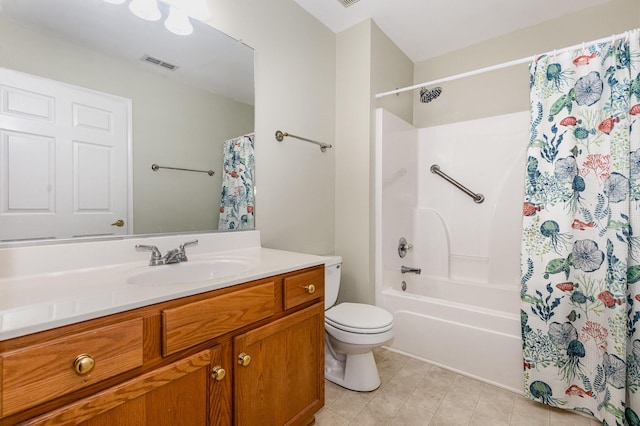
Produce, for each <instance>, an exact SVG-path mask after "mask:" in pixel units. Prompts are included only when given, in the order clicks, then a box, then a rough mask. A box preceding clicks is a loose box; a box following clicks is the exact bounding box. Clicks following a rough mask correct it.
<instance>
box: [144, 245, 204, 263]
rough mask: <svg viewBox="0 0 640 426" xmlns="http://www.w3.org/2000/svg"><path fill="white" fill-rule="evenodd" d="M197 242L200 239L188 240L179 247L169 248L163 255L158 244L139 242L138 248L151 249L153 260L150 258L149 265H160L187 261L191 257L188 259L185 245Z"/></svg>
mask: <svg viewBox="0 0 640 426" xmlns="http://www.w3.org/2000/svg"><path fill="white" fill-rule="evenodd" d="M197 243H198V240H193V241H187V242H186V243H182V244H180V245H179V246H178V248H177V249H173V250H169V251H168V252H167V254H165V255H164V256H162V253H160V250H158V247H156V246H147V245H144V244H137V245H136V248H137V249H143V250H149V251H151V260H149V266H158V265H170V264H172V263H180V262H186V261H187V260H189V259H187V253H186V252H185V251H184V249H185V247H187V246H191V245H194V244H197Z"/></svg>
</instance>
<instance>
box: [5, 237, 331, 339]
mask: <svg viewBox="0 0 640 426" xmlns="http://www.w3.org/2000/svg"><path fill="white" fill-rule="evenodd" d="M180 238H182V239H185V237H184V236H181V237H180ZM200 238H201V239H202V236H200ZM226 238H228V237H226ZM258 238H259V237H258ZM205 239H206V238H205ZM134 242H135V241H134ZM147 242H148V240H145V241H144V243H147ZM152 243H153V242H152ZM253 243H255V241H254V242H253ZM253 243H252V244H245V247H240V248H234V249H232V250H225V249H224V248H223V249H220V247H217V248H216V249H214V250H211V251H207V248H202V247H201V248H200V250H194V253H193V254H190V253H189V249H187V254H188V257H189V262H193V263H198V262H207V261H209V262H210V261H215V260H219V259H239V260H243V261H245V262H246V263H247V264H248V265H249V266H248V269H247V270H244V271H242V272H238V273H234V274H230V275H224V276H220V277H217V278H213V279H209V280H206V281H200V282H190V283H172V284H166V285H150V284H129V283H128V282H127V279H129V278H130V277H132V276H137V275H138V274H141V273H144V272H146V271H151V270H156V269H154V268H179V267H181V264H177V265H163V266H149V265H148V257H149V254H148V253H145V254H144V258H145V260H137V261H133V262H126V263H118V264H107V265H90V267H85V268H83V269H71V270H62V271H56V270H45V271H42V272H41V273H38V274H31V275H29V274H22V275H20V274H15V275H14V276H6V277H0V341H2V340H7V339H10V338H13V337H18V336H23V335H26V334H31V333H35V332H38V331H43V330H48V329H52V328H55V327H59V326H63V325H68V324H73V323H77V322H80V321H85V320H89V319H93V318H98V317H101V316H105V315H110V314H114V313H117V312H123V311H127V310H130V309H134V308H139V307H142V306H147V305H151V304H154V303H158V302H164V301H168V300H172V299H176V298H180V297H185V296H190V295H193V294H198V293H204V292H207V291H211V290H216V289H220V288H224V287H229V286H232V285H235V284H240V283H244V282H247V281H252V280H256V279H260V278H266V277H269V276H273V275H278V274H282V273H286V272H291V271H294V270H297V269H302V268H307V267H310V266H315V265H320V264H322V263H324V261H325V260H326V258H325V257H321V256H315V255H310V254H303V253H294V252H287V251H281V250H273V249H268V248H263V247H260V246H259V245H258V246H256V245H255V244H253ZM200 245H202V244H200ZM242 245H243V244H239V246H242ZM126 246H127V247H128V246H132V242H131V241H127V243H126ZM86 248H87V246H85V247H84V249H86ZM93 248H94V249H95V246H93ZM80 250H82V248H80ZM2 254H3V253H0V257H1V255H2ZM4 254H5V255H6V253H4ZM11 254H12V255H13V256H14V257H16V254H15V253H11ZM95 254H97V255H99V254H100V253H95ZM18 257H19V256H18ZM189 262H187V263H189ZM0 263H1V262H0ZM187 263H185V264H184V265H186V264H187Z"/></svg>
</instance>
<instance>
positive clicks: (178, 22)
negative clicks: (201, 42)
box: [0, 0, 211, 35]
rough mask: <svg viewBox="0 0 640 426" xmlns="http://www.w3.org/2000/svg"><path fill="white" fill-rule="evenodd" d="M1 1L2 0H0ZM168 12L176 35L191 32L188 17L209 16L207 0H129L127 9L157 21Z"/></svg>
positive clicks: (120, 0) (168, 26)
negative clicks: (160, 3) (161, 4)
mask: <svg viewBox="0 0 640 426" xmlns="http://www.w3.org/2000/svg"><path fill="white" fill-rule="evenodd" d="M0 1H2V0H0ZM104 1H106V2H107V3H112V4H123V3H125V1H126V0H104ZM158 1H160V2H162V3H163V9H162V12H161V11H160V8H159V7H158ZM166 6H168V8H169V14H168V16H167V19H166V20H165V21H164V26H165V28H166V29H167V30H169V31H171V32H172V33H174V34H177V35H189V34H191V33H193V25H191V21H190V19H189V18H195V19H199V20H201V21H204V20H207V19H209V18H210V17H211V13H210V12H209V6H208V5H207V0H131V3H129V10H131V12H132V13H133V14H134V15H136V16H137V17H138V18H142V19H145V20H147V21H158V20H160V19H161V18H162V14H163V12H165V13H166V10H167V8H166Z"/></svg>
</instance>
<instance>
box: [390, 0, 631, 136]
mask: <svg viewBox="0 0 640 426" xmlns="http://www.w3.org/2000/svg"><path fill="white" fill-rule="evenodd" d="M637 27H640V1H638V0H614V1H612V2H610V3H606V4H604V5H602V6H596V7H592V8H589V9H585V10H583V11H580V12H578V13H575V14H573V15H569V16H565V17H562V18H558V19H554V20H552V21H548V22H545V23H543V24H540V25H536V26H532V27H529V28H525V29H523V30H520V31H516V32H513V33H511V34H508V35H506V36H503V37H498V38H495V39H493V40H489V41H487V42H483V43H478V44H475V45H473V46H470V47H468V48H465V49H460V50H457V51H454V52H451V53H448V54H445V55H442V56H438V57H436V58H433V59H430V60H427V61H424V62H419V63H417V64H416V66H415V75H414V84H419V83H422V82H427V81H431V80H435V79H438V78H443V77H447V76H450V75H454V74H459V73H463V72H467V71H471V70H475V69H478V68H483V67H488V66H492V65H496V64H499V63H503V62H507V61H512V60H515V59H520V58H525V57H528V56H533V55H536V54H538V53H543V52H548V51H553V50H554V49H561V48H563V47H567V46H573V45H576V44H580V43H582V42H588V41H590V40H596V39H599V38H603V37H607V36H610V35H612V34H618V33H621V32H624V31H627V30H630V29H633V28H637ZM441 86H442V88H443V93H442V95H441V96H440V97H439V98H438V99H436V100H435V101H433V102H431V103H428V104H422V103H420V102H419V101H418V91H413V92H406V93H404V94H402V95H400V96H401V97H410V98H411V99H412V100H413V103H414V115H413V117H414V118H413V120H414V125H415V126H416V127H429V126H433V125H438V124H444V123H452V122H457V121H463V120H470V119H474V118H482V117H490V116H494V115H499V114H507V113H510V112H516V111H524V110H528V109H529V77H528V70H527V65H526V64H524V65H518V66H513V67H510V68H506V69H503V70H499V71H493V72H489V73H487V74H483V75H479V76H474V77H469V78H465V79H461V80H456V81H453V82H448V83H443V84H441Z"/></svg>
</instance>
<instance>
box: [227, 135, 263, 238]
mask: <svg viewBox="0 0 640 426" xmlns="http://www.w3.org/2000/svg"><path fill="white" fill-rule="evenodd" d="M253 140H254V134H249V135H244V136H240V137H238V138H234V139H229V140H227V141H225V142H224V148H223V150H224V153H223V155H224V158H223V164H222V169H223V173H224V174H223V176H222V193H221V196H220V220H219V222H218V229H220V230H236V229H254V228H255V217H254V206H255V197H254V192H253V181H254V179H253V177H254V169H255V159H254V153H253V148H254V145H253Z"/></svg>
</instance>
